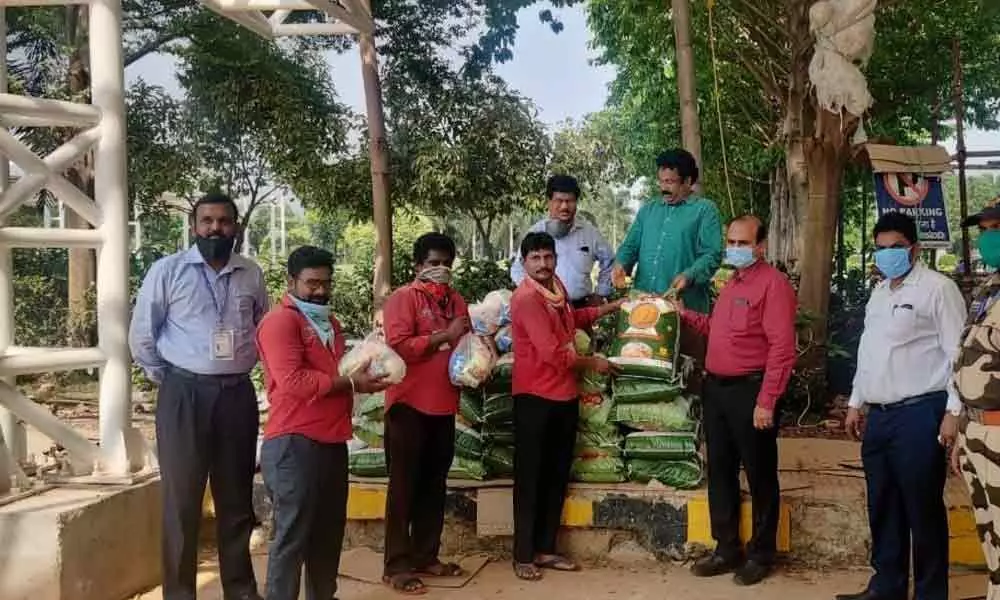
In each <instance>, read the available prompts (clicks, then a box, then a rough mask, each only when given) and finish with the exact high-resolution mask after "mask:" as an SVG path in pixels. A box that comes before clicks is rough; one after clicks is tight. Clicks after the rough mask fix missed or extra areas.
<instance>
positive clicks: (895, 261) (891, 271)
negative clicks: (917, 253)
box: [875, 248, 912, 279]
mask: <svg viewBox="0 0 1000 600" xmlns="http://www.w3.org/2000/svg"><path fill="white" fill-rule="evenodd" d="M875 267H876V268H878V270H879V272H881V273H882V275H885V276H886V277H887V278H888V279H899V278H900V277H902V276H903V275H906V274H907V273H909V272H910V268H911V267H912V263H911V262H910V249H909V248H882V249H881V250H876V251H875Z"/></svg>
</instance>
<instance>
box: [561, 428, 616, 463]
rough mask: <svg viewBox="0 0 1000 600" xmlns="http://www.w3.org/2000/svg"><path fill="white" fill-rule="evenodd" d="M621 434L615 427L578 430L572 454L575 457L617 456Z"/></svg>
mask: <svg viewBox="0 0 1000 600" xmlns="http://www.w3.org/2000/svg"><path fill="white" fill-rule="evenodd" d="M620 443H621V436H619V435H618V431H617V428H614V427H612V428H610V429H604V430H598V431H578V432H577V433H576V447H575V448H574V451H573V455H574V456H575V457H576V458H583V459H590V458H618V457H619V456H621V448H620V447H619V444H620Z"/></svg>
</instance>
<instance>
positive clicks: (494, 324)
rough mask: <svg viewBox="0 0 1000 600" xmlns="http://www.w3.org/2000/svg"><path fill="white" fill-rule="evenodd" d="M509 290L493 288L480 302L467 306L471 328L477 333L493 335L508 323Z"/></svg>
mask: <svg viewBox="0 0 1000 600" xmlns="http://www.w3.org/2000/svg"><path fill="white" fill-rule="evenodd" d="M511 295H512V293H511V291H510V290H495V291H492V292H490V293H489V294H486V297H485V298H483V301H482V302H479V303H477V304H473V305H472V306H470V307H469V319H470V320H471V321H472V330H473V331H474V332H476V333H478V334H479V335H494V334H496V332H497V330H499V329H500V328H501V327H503V326H504V325H508V324H510V298H511Z"/></svg>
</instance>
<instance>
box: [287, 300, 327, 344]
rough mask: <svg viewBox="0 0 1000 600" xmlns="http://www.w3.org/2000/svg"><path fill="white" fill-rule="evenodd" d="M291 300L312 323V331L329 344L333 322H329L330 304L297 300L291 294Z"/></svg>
mask: <svg viewBox="0 0 1000 600" xmlns="http://www.w3.org/2000/svg"><path fill="white" fill-rule="evenodd" d="M292 302H294V303H295V306H296V307H297V308H298V309H299V311H301V312H302V314H303V315H305V317H306V320H308V321H309V324H310V325H312V328H313V331H315V332H316V335H318V336H319V339H321V340H323V343H324V344H326V345H328V346H329V345H330V341H331V340H333V323H331V322H330V305H329V304H315V303H313V302H306V301H305V300H299V299H298V298H296V297H295V296H292Z"/></svg>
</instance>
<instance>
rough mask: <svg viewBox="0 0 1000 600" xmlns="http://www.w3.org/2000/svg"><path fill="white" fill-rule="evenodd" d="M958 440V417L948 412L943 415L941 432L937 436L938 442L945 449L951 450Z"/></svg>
mask: <svg viewBox="0 0 1000 600" xmlns="http://www.w3.org/2000/svg"><path fill="white" fill-rule="evenodd" d="M957 439H958V417H956V416H955V415H953V414H951V413H950V412H946V413H944V418H943V419H941V431H940V435H939V436H938V441H939V442H940V443H941V445H942V446H944V447H945V448H951V447H952V446H954V445H955V440H957Z"/></svg>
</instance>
